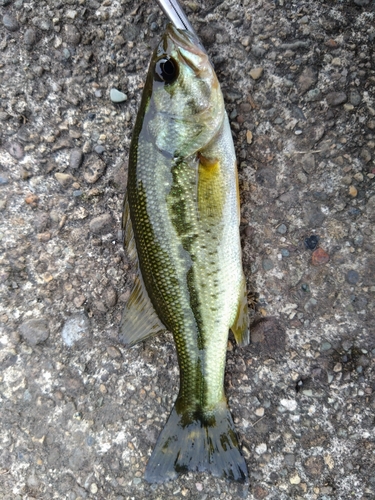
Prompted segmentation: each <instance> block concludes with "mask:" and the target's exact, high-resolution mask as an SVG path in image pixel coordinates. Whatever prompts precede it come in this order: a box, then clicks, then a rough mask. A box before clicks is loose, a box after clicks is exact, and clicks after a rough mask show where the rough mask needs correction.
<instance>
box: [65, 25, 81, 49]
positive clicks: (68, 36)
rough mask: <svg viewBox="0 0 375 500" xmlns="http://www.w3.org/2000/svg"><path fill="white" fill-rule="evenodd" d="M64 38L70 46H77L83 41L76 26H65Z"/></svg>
mask: <svg viewBox="0 0 375 500" xmlns="http://www.w3.org/2000/svg"><path fill="white" fill-rule="evenodd" d="M64 38H65V41H66V43H67V44H68V45H72V46H77V45H79V43H80V41H81V33H80V32H79V30H78V28H77V27H76V26H74V24H66V25H65V26H64Z"/></svg>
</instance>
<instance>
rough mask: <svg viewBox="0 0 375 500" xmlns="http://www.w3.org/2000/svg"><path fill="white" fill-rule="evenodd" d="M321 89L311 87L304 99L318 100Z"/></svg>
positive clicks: (308, 100) (309, 100)
mask: <svg viewBox="0 0 375 500" xmlns="http://www.w3.org/2000/svg"><path fill="white" fill-rule="evenodd" d="M321 95H322V93H321V91H320V90H319V89H311V90H309V91H308V92H307V94H306V95H305V100H306V101H307V102H313V101H319V99H320V98H321Z"/></svg>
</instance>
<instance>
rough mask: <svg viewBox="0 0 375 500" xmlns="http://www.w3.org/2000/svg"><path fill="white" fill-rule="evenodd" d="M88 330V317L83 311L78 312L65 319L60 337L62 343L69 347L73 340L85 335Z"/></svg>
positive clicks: (76, 340) (75, 340)
mask: <svg viewBox="0 0 375 500" xmlns="http://www.w3.org/2000/svg"><path fill="white" fill-rule="evenodd" d="M89 331H90V320H89V318H88V317H87V316H86V315H85V314H83V313H78V314H75V315H73V316H71V317H70V318H69V319H67V320H66V321H65V323H64V326H63V329H62V331H61V337H62V340H63V342H64V344H65V345H67V346H68V347H71V346H72V345H73V344H74V343H75V342H78V340H81V339H82V338H83V337H85V336H87V335H88V333H89Z"/></svg>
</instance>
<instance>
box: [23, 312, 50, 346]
mask: <svg viewBox="0 0 375 500" xmlns="http://www.w3.org/2000/svg"><path fill="white" fill-rule="evenodd" d="M19 330H20V333H21V336H22V337H23V338H24V340H25V341H26V343H27V344H29V345H30V346H32V347H34V346H36V345H38V344H41V343H42V342H44V341H45V340H47V339H48V337H49V333H50V332H49V328H48V324H47V321H46V320H45V319H30V320H28V321H25V322H24V323H22V325H21V326H20V328H19Z"/></svg>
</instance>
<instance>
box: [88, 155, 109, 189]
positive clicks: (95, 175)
mask: <svg viewBox="0 0 375 500" xmlns="http://www.w3.org/2000/svg"><path fill="white" fill-rule="evenodd" d="M105 167H106V164H105V163H104V162H103V161H102V160H101V159H98V160H97V161H94V162H93V163H90V164H88V165H87V166H86V168H85V172H84V174H83V177H84V179H85V181H86V182H88V183H89V184H94V183H95V182H96V181H97V180H99V179H100V177H101V176H102V175H103V174H104V171H105Z"/></svg>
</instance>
